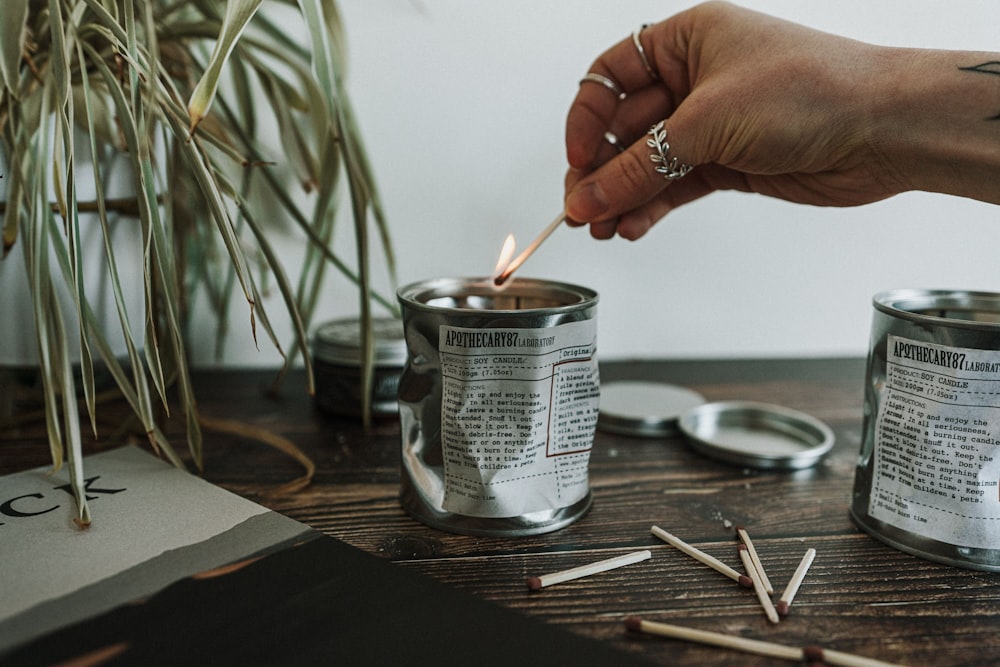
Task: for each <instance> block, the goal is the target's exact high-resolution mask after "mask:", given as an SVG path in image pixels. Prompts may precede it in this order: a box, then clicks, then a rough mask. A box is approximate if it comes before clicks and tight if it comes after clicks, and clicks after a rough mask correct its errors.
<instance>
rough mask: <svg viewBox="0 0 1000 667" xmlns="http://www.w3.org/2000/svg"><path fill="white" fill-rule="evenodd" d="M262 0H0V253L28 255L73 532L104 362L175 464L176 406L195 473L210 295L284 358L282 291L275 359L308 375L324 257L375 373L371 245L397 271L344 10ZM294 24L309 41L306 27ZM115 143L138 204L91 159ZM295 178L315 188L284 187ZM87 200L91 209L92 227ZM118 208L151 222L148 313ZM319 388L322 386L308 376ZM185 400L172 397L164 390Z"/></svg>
mask: <svg viewBox="0 0 1000 667" xmlns="http://www.w3.org/2000/svg"><path fill="white" fill-rule="evenodd" d="M261 4H262V0H228V1H227V2H225V3H222V2H218V0H184V1H181V0H3V5H4V6H3V21H2V22H0V24H2V25H0V81H2V91H0V151H2V155H0V157H2V158H3V163H4V165H5V168H6V172H5V173H4V174H3V178H4V184H5V186H6V197H5V200H6V201H5V202H3V207H4V208H3V210H2V215H3V217H2V224H3V256H4V257H5V258H6V257H7V256H8V253H10V252H12V251H13V252H17V251H20V252H21V253H22V256H23V259H24V266H25V268H26V271H27V274H28V275H27V277H28V283H29V285H30V293H31V302H32V306H33V313H34V323H35V329H36V332H37V341H36V342H37V350H38V357H39V369H38V370H39V374H40V376H41V380H42V382H41V385H42V391H43V393H44V405H45V420H46V431H47V433H48V440H49V443H48V444H49V448H50V450H51V457H52V462H53V466H54V467H55V468H56V469H58V468H59V467H61V466H62V465H63V463H64V462H65V463H66V464H67V465H68V466H69V470H70V478H71V480H72V483H73V486H74V490H75V492H76V498H77V508H78V510H77V512H78V514H77V519H76V521H77V523H78V524H80V525H88V524H89V522H90V513H89V509H88V507H87V503H86V498H85V495H84V494H83V493H82V491H83V471H82V466H81V458H82V455H81V449H82V445H81V421H83V422H84V424H85V425H86V423H87V419H86V418H82V417H81V415H82V414H86V416H87V417H88V418H89V428H90V429H92V430H93V431H94V433H95V435H96V433H97V419H96V413H97V408H98V405H99V402H98V400H97V399H96V395H97V391H96V390H95V379H94V377H95V372H94V368H95V365H98V364H103V365H104V366H105V367H106V368H107V369H108V371H110V374H111V376H112V377H113V378H114V381H115V384H116V385H117V388H118V390H119V391H120V393H121V395H122V396H123V397H124V399H125V400H126V401H127V402H128V404H129V406H130V408H131V410H132V411H133V412H134V414H135V416H136V418H137V419H138V420H139V421H140V422H141V424H142V428H143V430H144V431H145V433H146V434H147V436H148V438H149V440H150V442H151V443H152V446H153V447H154V448H155V449H157V450H159V451H161V452H163V453H164V455H165V456H167V457H168V458H169V459H170V460H172V461H174V462H175V463H176V464H177V465H183V463H182V458H181V457H180V456H178V454H177V452H176V451H175V450H174V448H173V447H172V446H171V443H170V442H169V441H168V439H167V437H166V435H165V433H164V430H163V428H161V424H160V423H159V422H158V420H157V418H156V415H157V414H158V413H162V412H167V413H169V412H170V411H171V410H173V414H172V415H171V417H170V418H171V419H176V418H178V414H177V413H180V419H183V422H184V424H185V426H184V430H185V431H186V442H187V446H188V448H189V450H190V453H191V457H192V459H193V460H194V461H195V462H196V465H198V466H199V467H200V466H201V460H202V454H201V447H202V436H201V427H200V425H199V417H198V411H197V405H196V401H195V391H194V387H193V386H192V382H191V374H190V370H189V366H188V358H189V357H188V343H189V341H188V336H187V335H186V331H187V323H188V321H189V317H190V315H191V312H192V309H193V304H194V303H195V302H196V301H197V300H198V298H202V299H205V300H206V301H207V302H208V304H209V305H210V306H211V307H212V308H213V310H214V311H215V312H216V314H217V315H218V317H219V318H220V320H219V322H220V324H219V330H220V331H222V330H224V319H223V318H224V317H225V311H226V308H227V306H228V304H229V302H230V296H231V295H233V296H235V295H241V296H242V298H243V299H244V300H245V302H246V313H247V318H248V321H249V326H250V327H251V329H252V330H253V335H254V339H255V340H256V339H257V329H258V328H260V329H262V330H263V331H264V332H265V333H266V335H267V336H268V337H269V338H271V340H272V341H273V344H274V345H275V346H277V348H278V349H283V345H282V343H281V342H280V341H279V340H278V337H277V336H276V334H275V330H274V328H273V327H272V321H271V318H270V316H269V314H268V313H267V312H266V310H265V309H264V307H263V301H262V298H261V296H262V292H263V290H265V289H275V288H276V289H277V290H278V291H280V293H281V296H282V303H283V305H284V307H285V309H286V310H287V315H288V317H289V318H290V320H291V322H292V323H293V329H294V332H295V333H294V337H293V340H292V341H290V344H289V345H288V349H287V350H284V351H283V352H282V354H283V355H285V359H286V368H287V366H288V364H290V363H293V355H295V356H296V358H297V356H299V355H300V356H301V357H302V358H303V359H304V362H305V367H306V368H307V369H309V368H310V364H309V359H308V354H307V346H306V329H307V326H308V322H309V319H310V317H311V315H312V312H313V310H314V307H315V304H316V302H317V296H318V293H319V288H320V285H321V283H322V282H323V279H324V276H325V275H326V274H327V273H328V272H329V271H328V269H329V268H330V267H331V266H332V267H334V269H335V270H337V271H340V272H343V274H344V275H346V276H348V277H349V278H350V279H351V280H352V281H353V282H354V283H356V284H357V286H358V295H359V297H358V299H359V304H360V306H359V308H360V313H361V319H362V321H363V322H365V323H367V324H368V325H369V326H366V327H363V330H365V331H367V333H366V335H364V336H363V341H362V343H363V349H364V351H365V353H366V357H367V359H368V360H369V363H368V365H367V367H368V369H369V373H368V376H369V378H370V377H371V373H370V369H371V361H370V360H371V358H372V349H373V345H372V340H371V333H370V331H371V328H370V321H371V317H372V312H371V311H372V307H373V304H376V303H380V304H382V306H384V307H385V308H387V309H389V310H390V311H393V310H394V306H393V305H392V304H391V303H390V302H389V301H388V300H387V299H386V298H384V297H382V296H379V295H378V294H376V293H375V292H374V290H373V289H372V287H371V279H372V276H371V271H370V267H371V265H372V263H373V262H372V261H371V257H370V256H371V255H372V254H374V253H379V254H380V255H381V256H383V257H384V259H385V262H384V266H385V267H386V270H387V273H388V278H389V281H390V282H391V283H392V284H394V283H395V275H394V269H393V258H392V253H391V248H390V244H389V238H388V233H387V229H386V225H385V221H384V218H383V215H382V211H381V208H380V206H379V203H378V198H377V194H376V191H375V188H374V185H373V179H372V175H371V171H370V168H369V165H368V163H367V160H366V157H365V153H364V150H363V147H362V144H361V141H360V139H359V133H358V130H357V127H356V124H355V122H354V119H353V117H352V111H351V107H350V105H349V101H348V98H347V95H346V93H345V85H344V68H345V51H344V39H343V32H342V26H341V23H340V19H339V16H338V13H337V11H336V7H335V4H334V0H298V1H297V2H296V1H295V0H270V1H269V3H268V6H266V7H264V8H263V9H261ZM258 10H260V11H258ZM296 30H298V31H299V32H298V34H299V35H305V34H308V37H309V39H308V40H303V39H299V38H297V37H296V36H295V35H294V34H292V33H294V32H295V31H296ZM303 41H306V42H307V44H306V45H305V46H303V44H302V43H301V42H303ZM274 137H277V139H276V140H274ZM268 139H272V143H273V144H275V145H272V146H269V145H268V143H267V140H268ZM84 153H86V154H90V155H93V156H95V157H94V159H93V162H92V163H93V174H92V179H93V182H94V187H96V196H95V198H94V200H93V201H81V200H80V199H79V198H78V195H77V192H78V189H77V188H78V179H79V174H78V170H77V169H76V167H77V162H78V158H79V157H80V156H82V155H83V154H84ZM109 153H114V154H119V155H124V156H126V159H127V161H128V163H129V164H130V166H131V175H132V177H133V178H134V188H135V193H136V195H135V197H134V199H132V198H129V199H128V200H127V201H120V200H116V199H113V198H111V197H108V196H106V194H105V186H104V180H105V179H104V178H103V177H102V176H103V174H102V168H103V167H102V161H101V160H100V159H98V156H102V155H107V154H109ZM80 161H82V159H81V160H80ZM342 176H344V177H346V178H341V177H342ZM345 180H346V183H344V181H345ZM290 181H291V182H297V183H300V184H302V186H303V192H302V193H296V194H295V195H290V194H289V190H290V189H292V190H294V189H293V188H289V187H288V185H289V182H290ZM341 190H346V191H347V192H348V193H349V200H350V208H351V213H352V218H353V227H354V233H353V236H354V238H355V242H354V247H353V249H352V250H353V254H354V255H355V256H354V257H352V258H351V260H350V261H348V260H345V259H342V257H341V255H340V254H338V253H335V252H334V250H333V247H332V245H333V244H332V238H333V230H334V221H335V217H336V213H337V211H338V208H340V207H339V206H338V200H339V196H338V193H340V192H341ZM260 202H265V203H266V205H265V204H261V203H260ZM274 208H277V209H278V210H279V211H280V214H281V215H280V217H281V218H282V219H283V222H282V224H283V225H284V226H285V227H286V228H291V229H296V230H298V232H299V233H301V235H302V236H303V237H304V238H305V239H306V244H305V246H306V250H305V251H304V259H303V261H302V262H301V268H300V270H299V271H298V276H297V278H296V277H293V276H289V275H288V274H287V273H286V271H285V269H284V268H283V267H282V263H281V261H280V259H279V257H278V253H277V252H276V250H275V248H274V247H272V245H271V243H270V242H269V240H268V236H269V229H268V228H267V227H266V226H265V223H264V219H265V217H267V218H268V219H271V218H272V217H273V216H274V211H273V209H274ZM83 211H94V212H95V214H94V215H93V216H92V217H93V220H92V221H91V220H89V219H88V218H87V216H84V215H82V214H81V213H82V212H83ZM117 214H124V215H134V220H135V224H136V225H138V226H139V228H140V229H141V236H142V241H143V248H144V250H143V256H142V270H143V281H144V284H143V288H144V291H145V306H144V310H143V312H129V310H128V308H127V307H126V301H125V299H124V297H123V288H122V278H121V276H120V273H121V272H120V270H119V263H120V261H122V259H123V258H121V257H119V256H116V247H115V245H114V243H113V239H112V237H111V235H110V234H109V218H112V217H113V216H114V215H117ZM91 224H94V225H100V226H101V227H102V233H103V238H104V254H105V257H103V258H96V259H101V260H102V262H104V263H106V265H107V267H109V268H108V269H107V273H108V277H109V283H110V285H111V288H112V290H113V293H114V301H115V304H116V307H117V313H118V321H117V322H112V323H111V324H101V323H99V322H98V321H97V318H96V317H95V315H94V309H93V307H92V304H93V300H94V295H93V294H90V293H88V290H87V289H86V288H85V285H84V281H83V279H82V277H81V276H82V275H83V273H84V267H85V266H86V265H87V263H88V262H93V261H95V258H94V257H88V256H87V255H86V254H85V253H83V252H82V251H81V247H80V238H81V227H82V226H84V225H91ZM118 254H119V255H120V254H121V253H118ZM352 265H353V266H355V267H357V268H351V267H352ZM265 281H266V283H265ZM272 283H273V285H272ZM2 289H3V286H2V285H0V291H2ZM60 294H69V295H70V299H71V303H72V305H73V307H72V308H71V309H70V310H71V311H73V315H72V316H66V315H64V313H63V310H62V309H61V308H60V307H59V305H58V299H59V296H60ZM139 318H141V320H140V321H142V322H144V336H143V342H141V343H138V344H136V343H134V342H133V340H132V337H131V336H130V335H129V333H128V332H129V331H131V330H132V329H131V326H130V325H131V322H133V321H137V320H139ZM105 327H106V328H105ZM117 329H120V331H121V332H122V333H124V339H125V344H126V352H125V353H124V354H123V355H121V357H122V358H119V356H118V355H116V353H115V352H114V351H113V350H112V347H111V345H110V344H109V338H110V337H111V334H112V332H113V333H114V334H115V336H118V335H120V334H119V332H118V331H117ZM70 337H74V338H76V339H78V340H79V348H80V353H79V358H73V356H74V355H72V354H71V351H70V346H69V344H68V342H69V340H70ZM74 370H75V371H76V372H75V373H74ZM308 382H309V389H310V391H311V388H312V376H311V372H310V373H309V374H308ZM369 382H370V380H369ZM174 391H176V396H177V397H178V398H177V400H176V402H175V401H172V400H168V396H171V395H172V394H173V392H174ZM78 396H79V397H80V398H78ZM81 403H82V404H83V405H84V406H85V409H83V408H81V405H80V404H81ZM84 428H86V426H84Z"/></svg>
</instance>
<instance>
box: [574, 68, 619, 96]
mask: <svg viewBox="0 0 1000 667" xmlns="http://www.w3.org/2000/svg"><path fill="white" fill-rule="evenodd" d="M585 83H599V84H601V85H602V86H604V87H605V88H607V89H608V90H610V91H611V92H612V93H614V94H615V95H616V96H617V97H618V99H620V100H624V99H625V91H624V90H622V87H621V86H619V85H618V83H617V82H615V80H614V79H611V78H608V77H606V76H604V75H603V74H597V73H596V72H587V73H586V74H584V75H583V78H582V79H580V85H581V86H582V85H583V84H585Z"/></svg>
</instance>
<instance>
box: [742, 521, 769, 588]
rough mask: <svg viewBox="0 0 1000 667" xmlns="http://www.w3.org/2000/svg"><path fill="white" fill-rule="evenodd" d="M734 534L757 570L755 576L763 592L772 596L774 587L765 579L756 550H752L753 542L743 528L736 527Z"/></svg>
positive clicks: (765, 575) (765, 574)
mask: <svg viewBox="0 0 1000 667" xmlns="http://www.w3.org/2000/svg"><path fill="white" fill-rule="evenodd" d="M736 534H737V535H739V538H740V540H741V541H742V542H743V544H745V545H747V551H749V552H750V560H752V561H753V566H754V567H755V568H757V574H759V575H760V581H761V583H763V584H764V590H765V591H767V594H768V595H774V586H772V585H771V580H770V579H768V578H767V573H766V572H764V565H763V564H762V563H761V562H760V557H759V556H758V555H757V550H756V549H754V546H753V542H751V541H750V535H749V534H748V533H747V531H746V529H745V528H744V527H743V526H736Z"/></svg>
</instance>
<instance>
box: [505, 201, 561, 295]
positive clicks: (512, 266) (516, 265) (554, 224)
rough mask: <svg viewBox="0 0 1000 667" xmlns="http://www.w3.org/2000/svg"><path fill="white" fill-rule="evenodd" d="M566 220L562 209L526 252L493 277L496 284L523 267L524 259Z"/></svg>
mask: <svg viewBox="0 0 1000 667" xmlns="http://www.w3.org/2000/svg"><path fill="white" fill-rule="evenodd" d="M565 221H566V214H565V213H563V212H562V211H560V212H559V215H557V216H556V217H555V220H553V221H552V222H550V223H549V225H548V227H546V228H545V229H543V230H542V233H541V234H539V235H538V237H537V238H536V239H535V240H534V241H532V242H531V245H529V246H528V247H527V248H525V249H524V252H522V253H521V254H520V255H518V256H517V257H515V258H514V259H513V261H511V263H510V264H508V265H507V268H505V269H504V270H503V271H501V272H500V275H498V276H497V277H496V278H494V279H493V282H494V284H496V285H497V286H500V285H503V284H504V283H505V282H507V279H508V278H510V276H511V274H513V273H514V272H515V271H517V270H518V269H519V268H521V265H522V264H524V261H525V260H526V259H528V258H529V257H531V256H532V255H533V254H534V253H535V251H536V250H538V247H539V246H540V245H542V242H543V241H545V239H547V238H549V237H550V236H552V232H554V231H556V230H557V229H559V226H560V225H561V224H562V223H563V222H565Z"/></svg>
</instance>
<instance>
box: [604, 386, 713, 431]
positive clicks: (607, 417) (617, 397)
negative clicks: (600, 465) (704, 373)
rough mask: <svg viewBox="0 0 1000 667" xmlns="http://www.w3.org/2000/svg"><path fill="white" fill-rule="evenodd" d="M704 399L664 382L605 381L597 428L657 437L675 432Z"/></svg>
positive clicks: (696, 393) (688, 390) (694, 393)
mask: <svg viewBox="0 0 1000 667" xmlns="http://www.w3.org/2000/svg"><path fill="white" fill-rule="evenodd" d="M704 402H705V398H704V397H703V396H702V395H701V394H699V393H698V392H695V391H692V390H690V389H685V388H684V387H678V386H676V385H672V384H666V383H664V382H634V381H627V382H626V381H622V382H608V383H606V384H602V385H601V410H600V412H599V414H598V418H597V427H598V428H600V429H601V430H603V431H608V432H610V433H620V434H622V435H635V436H643V437H647V438H659V437H663V436H668V435H672V434H675V433H677V419H678V417H680V416H681V415H682V414H684V413H685V412H687V411H688V410H690V409H691V408H693V407H695V406H698V405H701V404H702V403H704Z"/></svg>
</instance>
